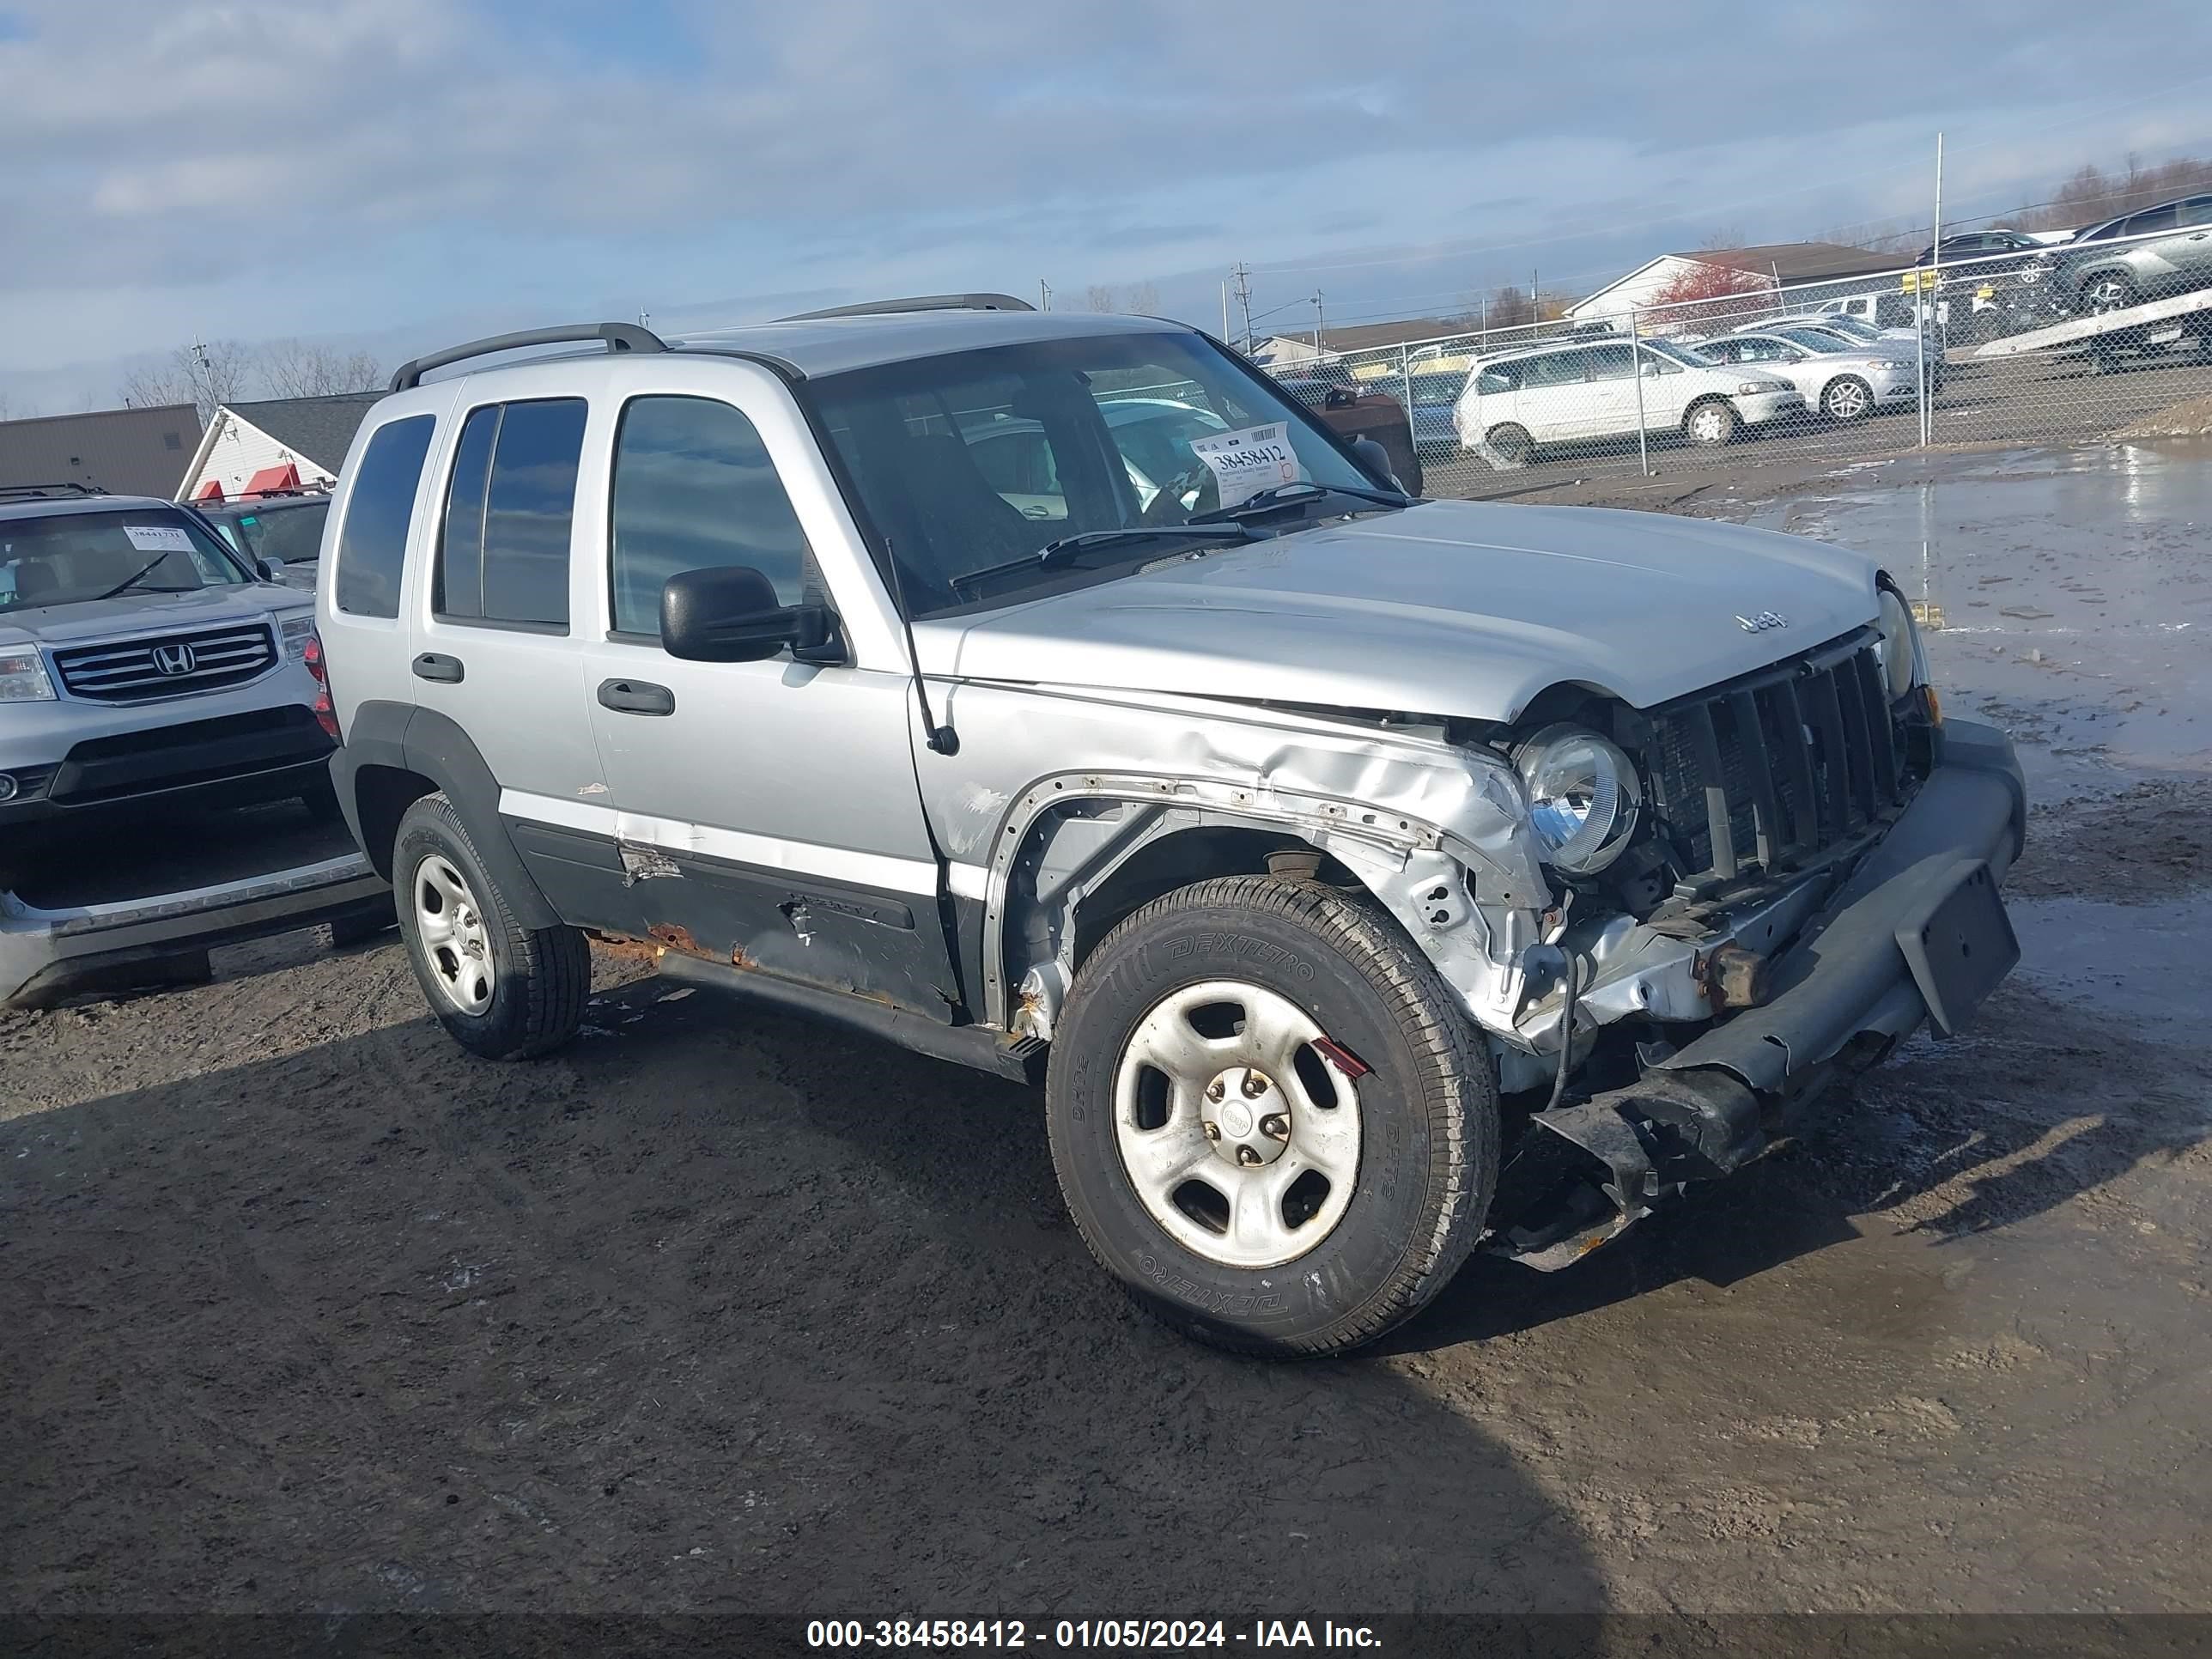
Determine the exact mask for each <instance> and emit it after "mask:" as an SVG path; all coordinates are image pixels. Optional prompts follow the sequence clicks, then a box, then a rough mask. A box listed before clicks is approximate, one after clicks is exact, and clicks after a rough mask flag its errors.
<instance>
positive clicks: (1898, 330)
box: [1255, 197, 2212, 495]
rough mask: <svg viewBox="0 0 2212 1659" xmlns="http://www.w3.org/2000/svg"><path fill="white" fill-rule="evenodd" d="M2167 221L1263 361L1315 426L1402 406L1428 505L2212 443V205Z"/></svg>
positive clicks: (2176, 211) (2179, 207)
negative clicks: (2194, 437) (2011, 446)
mask: <svg viewBox="0 0 2212 1659" xmlns="http://www.w3.org/2000/svg"><path fill="white" fill-rule="evenodd" d="M2161 211H2162V212H2163V213H2164V214H2165V215H2166V216H2167V217H2169V218H2171V219H2172V223H2166V222H2164V221H2163V220H2161V221H2160V222H2159V223H2158V224H2157V225H2155V226H2151V225H2146V226H2143V227H2141V228H2136V222H2135V221H2134V220H2130V221H2127V222H2124V226H2125V228H2126V229H2127V231H2128V234H2113V235H2108V236H2100V237H2095V238H2093V239H2090V240H2079V241H2065V242H2053V243H2048V244H2030V245H2028V246H2022V247H2016V248H2015V249H2012V250H2010V251H2008V252H2004V253H2000V254H1991V255H1986V256H1984V257H1981V258H1975V259H1972V260H1966V261H1960V262H1958V263H1946V264H1942V265H1940V266H1936V265H1926V264H1916V265H1908V266H1903V267H1901V268H1899V269H1898V270H1891V271H1887V272H1884V273H1881V274H1880V275H1876V276H1860V277H1857V278H1854V279H1852V280H1850V281H1837V282H1827V283H1804V284H1784V283H1781V282H1779V281H1778V280H1775V279H1774V278H1771V277H1762V276H1759V274H1758V273H1756V272H1748V271H1741V270H1732V269H1729V268H1725V267H1720V266H1711V267H1705V268H1704V269H1705V270H1711V271H1713V272H1715V273H1717V274H1716V275H1715V276H1713V277H1712V278H1711V282H1710V283H1709V284H1708V285H1707V286H1708V288H1709V289H1710V291H1705V292H1702V293H1700V294H1699V296H1698V297H1695V298H1690V299H1674V300H1672V301H1670V302H1667V303H1650V302H1647V301H1644V300H1641V299H1638V297H1636V296H1634V295H1628V294H1625V293H1623V294H1620V295H1613V296H1610V297H1609V296H1607V295H1599V296H1595V297H1594V298H1593V299H1592V300H1591V301H1584V302H1583V303H1582V304H1581V305H1579V306H1577V307H1574V308H1573V314H1571V315H1570V316H1568V317H1564V318H1561V319H1558V320H1556V321H1549V322H1543V323H1538V324H1534V325H1524V326H1520V327H1514V328H1487V327H1483V326H1480V325H1477V326H1475V327H1473V328H1469V329H1466V330H1463V331H1456V332H1452V333H1448V334H1431V335H1428V336H1425V337H1421V338H1417V339H1406V340H1402V341H1398V342H1395V343H1391V344H1389V345H1387V346H1370V347H1368V348H1366V349H1359V350H1337V349H1330V348H1329V342H1328V337H1327V336H1326V335H1325V334H1324V335H1322V336H1321V337H1320V339H1319V341H1318V343H1317V344H1316V345H1309V344H1307V343H1306V342H1305V341H1304V340H1302V339H1299V338H1297V337H1278V338H1277V339H1274V340H1273V341H1269V342H1267V343H1264V344H1263V345H1262V346H1261V347H1258V348H1255V357H1256V358H1257V360H1258V361H1260V362H1261V363H1262V365H1263V366H1264V367H1266V368H1267V369H1268V371H1269V372H1270V373H1271V374H1274V375H1275V376H1276V378H1278V379H1279V380H1283V381H1284V382H1285V384H1287V385H1289V386H1291V389H1292V390H1294V391H1296V392H1298V393H1299V394H1300V395H1301V396H1303V397H1304V398H1305V399H1306V400H1307V401H1308V402H1310V403H1315V404H1320V403H1323V402H1327V401H1331V400H1334V402H1335V403H1337V404H1342V403H1344V402H1345V400H1346V398H1347V397H1350V398H1362V399H1364V398H1367V397H1381V398H1389V399H1391V400H1393V401H1395V403H1397V404H1400V405H1401V407H1402V408H1403V409H1404V410H1405V413H1406V415H1407V418H1408V420H1409V422H1410V423H1411V425H1412V428H1413V440H1414V442H1415V444H1416V445H1417V447H1418V448H1419V453H1420V457H1421V461H1422V469H1423V471H1424V474H1425V487H1426V488H1427V489H1428V490H1429V492H1430V493H1431V494H1448V495H1482V494H1486V493H1496V492H1498V491H1499V490H1501V489H1516V488H1522V487H1526V486H1527V485H1528V484H1533V483H1541V482H1543V481H1545V480H1547V479H1551V478H1554V477H1556V478H1557V479H1559V480H1560V481H1562V482H1564V481H1566V480H1568V479H1571V478H1575V477H1596V476H1601V475H1602V474H1604V473H1607V472H1612V471H1623V470H1626V471H1645V472H1649V473H1654V474H1659V473H1666V472H1670V471H1684V470H1690V469H1716V468H1717V469H1719V470H1722V471H1732V470H1735V469H1736V468H1738V467H1740V466H1741V464H1742V460H1743V459H1746V458H1744V457H1743V456H1742V455H1741V452H1738V451H1736V450H1735V449H1734V448H1733V447H1734V446H1735V445H1738V444H1751V445H1755V446H1758V453H1759V459H1773V460H1790V459H1808V460H1812V459H1826V458H1835V459H1838V460H1842V461H1847V460H1849V459H1857V458H1862V457H1863V458H1869V459H1871V458H1878V457H1881V456H1883V455H1887V454H1893V453H1897V452H1899V451H1901V450H1905V449H1909V448H1912V447H1919V446H1924V445H1949V444H1972V443H1988V442H2000V443H2043V442H2060V441H2094V440H2099V439H2106V438H2112V437H2117V436H2120V435H2154V434H2157V433H2160V432H2163V431H2166V430H2169V429H2170V430H2174V431H2179V430H2183V429H2189V430H2196V429H2201V428H2212V410H2207V409H2206V408H2205V406H2204V405H2203V404H2202V402H2201V401H2200V400H2203V399H2206V398H2208V397H2212V197H2204V198H2202V200H2201V203H2197V202H2191V203H2183V204H2174V205H2169V206H2168V207H2167V208H2166V209H2164V210H2161ZM2136 217H2137V218H2138V219H2141V218H2145V217H2147V216H2143V215H2138V216H2136ZM1677 286H1678V288H1680V287H1682V286H1697V284H1696V283H1679V282H1678V283H1677ZM1717 452H1723V453H1717ZM1500 474H1508V475H1515V476H1513V477H1499V476H1498V475H1500ZM1524 475H1525V476H1524Z"/></svg>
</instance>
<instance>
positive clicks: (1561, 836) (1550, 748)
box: [1513, 726, 1644, 876]
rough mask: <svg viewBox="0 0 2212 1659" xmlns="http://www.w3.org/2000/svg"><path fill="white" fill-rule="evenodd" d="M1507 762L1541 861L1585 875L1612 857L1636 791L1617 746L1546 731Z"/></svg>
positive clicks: (1630, 825)
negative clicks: (1522, 794)
mask: <svg viewBox="0 0 2212 1659" xmlns="http://www.w3.org/2000/svg"><path fill="white" fill-rule="evenodd" d="M1513 763H1514V765H1515V767H1516V769H1518V770H1519V771H1520V774H1521V782H1522V787H1523V788H1524V789H1526V790H1527V792H1528V825H1529V828H1530V829H1533V830H1534V832H1535V836H1536V843H1537V846H1538V847H1539V848H1541V854H1542V857H1543V860H1544V862H1545V863H1547V864H1548V865H1550V866H1552V867H1553V869H1555V870H1557V871H1559V872H1561V873H1562V874H1565V875H1570V876H1587V875H1592V874H1595V872H1598V871H1600V870H1602V869H1604V868H1605V866H1607V865H1608V864H1611V863H1612V862H1613V860H1614V859H1616V858H1618V857H1620V849H1621V848H1624V847H1626V845H1627V844H1628V838H1629V836H1631V835H1632V834H1633V833H1634V831H1635V829H1636V814H1637V811H1638V808H1639V807H1640V806H1642V805H1643V802H1644V788H1643V786H1642V785H1641V784H1640V783H1639V782H1638V781H1637V776H1636V768H1635V767H1634V766H1633V765H1632V764H1631V763H1630V762H1629V758H1628V757H1627V756H1626V755H1624V754H1622V753H1621V752H1620V749H1619V748H1618V747H1616V746H1615V745H1614V744H1611V743H1608V742H1607V740H1606V739H1605V738H1601V737H1600V736H1598V734H1597V733H1596V732H1589V731H1585V730H1584V729H1583V728H1582V727H1581V726H1546V727H1545V728H1544V729H1543V730H1542V731H1541V732H1537V733H1536V735H1535V736H1534V737H1533V738H1529V739H1528V742H1526V743H1524V744H1522V745H1521V747H1520V748H1519V749H1518V750H1516V751H1515V754H1514V757H1513Z"/></svg>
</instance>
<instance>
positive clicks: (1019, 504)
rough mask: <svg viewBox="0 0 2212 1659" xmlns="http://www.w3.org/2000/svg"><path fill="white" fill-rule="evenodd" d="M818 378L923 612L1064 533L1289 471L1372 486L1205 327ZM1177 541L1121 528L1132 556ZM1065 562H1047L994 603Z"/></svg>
mask: <svg viewBox="0 0 2212 1659" xmlns="http://www.w3.org/2000/svg"><path fill="white" fill-rule="evenodd" d="M809 390H810V392H811V393H812V395H813V398H814V399H815V407H816V412H817V415H818V416H819V417H820V419H821V422H822V424H823V427H824V428H826V429H827V431H828V433H829V439H830V441H831V443H832V444H833V445H834V446H835V447H836V453H837V456H838V458H839V459H841V460H842V462H843V464H844V467H845V471H847V472H848V474H849V476H850V477H851V480H852V483H853V485H854V489H856V491H857V493H858V494H859V496H860V504H861V505H862V506H863V507H865V508H866V512H867V514H868V516H869V517H870V518H871V519H872V520H874V529H875V531H876V532H877V533H878V535H880V536H882V537H883V538H884V539H885V540H886V541H888V542H889V544H890V548H891V550H892V553H893V556H895V557H896V559H897V562H898V575H899V581H900V585H901V586H902V587H903V588H904V590H905V593H906V599H907V603H908V605H909V606H910V607H911V608H912V611H913V613H914V614H915V615H916V616H930V615H933V614H935V613H936V612H939V611H947V610H951V609H952V608H954V607H955V606H957V605H963V604H966V603H968V602H969V601H970V600H973V599H977V598H978V597H979V596H978V594H976V593H975V592H973V591H969V590H964V589H961V590H956V588H955V586H954V584H953V580H952V579H953V578H954V577H955V576H958V575H961V574H963V573H967V572H972V571H977V570H981V569H984V568H991V567H995V566H999V565H1002V564H1006V563H1008V562H1018V561H1020V560H1022V559H1024V558H1027V557H1030V556H1034V555H1036V553H1037V552H1038V551H1039V550H1041V549H1042V548H1044V547H1045V546H1046V545H1047V544H1050V543H1054V542H1058V541H1061V540H1064V539H1066V538H1069V537H1073V536H1080V535H1086V534H1090V533H1091V532H1097V531H1106V530H1121V529H1135V528H1139V527H1146V528H1152V527H1172V526H1179V525H1183V524H1187V523H1188V522H1189V521H1190V520H1192V519H1193V518H1194V517H1196V516H1199V515H1201V514H1204V513H1210V512H1214V511H1217V510H1218V509H1219V508H1222V507H1235V506H1237V504H1238V503H1239V502H1241V501H1245V500H1248V499H1249V498H1250V497H1251V496H1253V495H1257V494H1258V493H1259V492H1260V491H1261V490H1263V489H1269V488H1271V487H1273V486H1274V485H1278V484H1282V483H1299V482H1306V483H1318V484H1323V485H1340V486H1344V487H1346V488H1349V489H1374V488H1375V481H1374V480H1373V479H1372V478H1370V477H1368V476H1367V475H1366V474H1365V473H1364V472H1363V471H1360V469H1359V468H1358V467H1357V466H1356V465H1353V464H1352V461H1351V460H1350V459H1348V458H1346V455H1345V454H1344V453H1343V452H1342V451H1341V450H1340V449H1339V448H1338V447H1336V445H1335V444H1334V442H1333V441H1331V440H1330V439H1329V437H1328V434H1327V433H1326V432H1325V431H1324V430H1322V429H1321V428H1318V427H1316V424H1315V422H1314V419H1313V417H1312V416H1310V415H1309V414H1308V413H1307V412H1306V411H1305V410H1304V408H1303V407H1302V406H1301V405H1300V404H1298V403H1297V401H1296V400H1295V399H1294V398H1291V397H1289V396H1288V395H1286V394H1285V393H1284V392H1282V390H1281V389H1280V388H1279V387H1278V386H1274V385H1273V383H1272V382H1270V381H1268V380H1266V379H1264V378H1262V377H1261V376H1260V375H1259V374H1255V373H1254V372H1253V371H1252V370H1250V369H1249V368H1245V367H1243V365H1241V364H1239V363H1238V362H1237V361H1236V360H1235V359H1234V358H1231V357H1230V356H1227V355H1225V353H1223V352H1222V351H1221V350H1220V349H1218V348H1217V347H1215V346H1213V345H1212V344H1210V343H1207V342H1206V340H1204V339H1202V338H1200V337H1198V336H1196V335H1193V334H1180V333H1178V334H1106V335H1096V336H1091V337H1085V338H1079V339H1071V340H1048V341H1041V342H1037V343H1033V344H1026V345H1008V346H994V347H991V348H988V349H983V350H978V351H963V352H951V353H948V354H946V355H945V356H939V357H925V358H920V359H917V360H915V361H912V362H900V363H889V364H885V365H883V366H882V367H880V368H867V369H856V370H854V371H852V372H850V373H848V374H837V375H831V376H829V377H827V378H825V379H823V380H818V381H815V382H812V383H811V386H810V387H809ZM1322 505H1323V506H1324V507H1325V508H1326V510H1328V511H1330V512H1334V513H1340V512H1343V511H1345V510H1346V508H1347V507H1348V506H1350V505H1352V504H1351V503H1348V502H1346V501H1345V499H1344V498H1342V497H1324V498H1322ZM1360 510H1363V511H1365V510H1371V507H1370V505H1362V506H1361V507H1360ZM1115 550H1116V551H1117V552H1121V551H1126V553H1127V557H1129V558H1131V559H1150V558H1156V557H1158V556H1161V555H1162V554H1163V553H1165V552H1172V551H1174V550H1176V539H1175V538H1172V537H1159V538H1153V539H1150V540H1146V539H1143V538H1132V539H1131V540H1130V541H1129V542H1128V544H1127V548H1126V549H1123V548H1121V545H1120V538H1116V539H1115ZM1065 577H1066V572H1065V571H1064V570H1061V571H1054V570H1052V569H1050V568H1048V567H1046V566H1044V565H1042V564H1040V566H1039V568H1037V570H1036V572H1035V573H1034V574H1028V573H1022V572H1018V573H1017V574H1014V575H1012V576H1011V577H1009V578H1007V579H1006V580H1000V581H997V582H994V584H993V586H992V589H991V592H990V596H989V597H990V602H991V603H994V604H1005V603H1007V602H1008V601H1010V600H1012V599H1019V598H1020V597H1022V595H1023V593H1024V591H1025V590H1026V589H1028V588H1029V587H1031V586H1035V585H1036V583H1038V582H1042V581H1048V580H1052V581H1057V580H1064V579H1065Z"/></svg>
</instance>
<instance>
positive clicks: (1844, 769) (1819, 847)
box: [1644, 633, 1910, 887]
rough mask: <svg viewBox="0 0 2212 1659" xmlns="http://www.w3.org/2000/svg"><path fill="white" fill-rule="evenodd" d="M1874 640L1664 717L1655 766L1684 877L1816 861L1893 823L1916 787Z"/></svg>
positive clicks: (1653, 740) (1664, 830)
mask: <svg viewBox="0 0 2212 1659" xmlns="http://www.w3.org/2000/svg"><path fill="white" fill-rule="evenodd" d="M1644 762H1645V764H1646V766H1647V768H1648V769H1649V775H1650V782H1651V791H1652V797H1653V801H1652V805H1653V813H1654V816H1655V817H1656V819H1657V821H1658V826H1659V832H1660V834H1661V835H1662V837H1664V838H1665V839H1666V841H1667V842H1668V844H1669V845H1670V846H1671V847H1672V848H1674V852H1675V854H1676V860H1677V863H1678V866H1679V867H1680V872H1681V875H1682V878H1683V880H1684V881H1685V882H1686V884H1690V885H1692V886H1693V887H1706V886H1712V885H1717V884H1722V883H1725V882H1729V881H1733V880H1735V879H1736V878H1739V877H1740V876H1741V875H1743V874H1745V873H1746V872H1747V871H1748V870H1749V869H1750V868H1751V867H1752V866H1757V867H1758V868H1759V869H1760V870H1761V871H1765V872H1770V873H1771V872H1776V871H1779V870H1785V869H1788V868H1790V867H1791V866H1796V865H1802V864H1805V863H1808V862H1810V861H1812V860H1815V859H1817V858H1818V857H1820V855H1821V854H1824V853H1826V852H1827V851H1828V850H1829V849H1830V848H1833V847H1835V846H1836V845H1838V843H1839V842H1846V841H1850V840H1851V839H1853V838H1855V837H1857V836H1860V835H1862V834H1863V833H1864V832H1865V831H1866V830H1867V829H1870V828H1872V827H1873V826H1874V825H1875V823H1879V822H1881V821H1883V820H1884V819H1886V818H1887V817H1888V816H1889V815H1890V814H1891V813H1892V812H1893V811H1895V810H1896V808H1897V807H1898V806H1899V805H1901V804H1902V803H1903V800H1904V799H1905V794H1906V793H1907V791H1908V787H1909V784H1910V779H1909V778H1908V777H1907V775H1906V772H1907V767H1906V763H1905V744H1904V742H1903V739H1902V738H1901V736H1900V734H1899V730H1898V726H1897V722H1896V720H1895V718H1894V716H1893V714H1892V712H1891V709H1890V707H1889V700H1888V696H1887V691H1886V689H1885V686H1884V683H1883V678H1882V671H1881V659H1880V658H1879V657H1878V656H1876V654H1875V641H1874V639H1873V637H1872V636H1871V635H1870V634H1867V633H1861V634H1857V635H1850V636H1849V637H1847V638H1845V639H1843V640H1840V641H1836V642H1835V643H1834V644H1832V645H1831V646H1828V647H1824V648H1823V649H1821V650H1819V651H1816V652H1814V653H1811V654H1809V655H1808V656H1805V657H1802V658H1799V659H1796V660H1794V661H1791V662H1787V663H1782V664H1778V665H1776V666H1775V667H1773V668H1771V669H1766V670H1764V671H1761V672H1759V673H1757V674H1753V675H1748V676H1747V677H1745V678H1742V679H1741V680H1736V681H1733V682H1731V683H1730V684H1727V685H1724V686H1722V687H1720V688H1718V689H1717V690H1712V691H1707V692H1700V693H1699V694H1698V695H1697V696H1692V697H1686V698H1683V699H1681V700H1680V701H1678V702H1672V703H1668V704H1666V705H1664V706H1663V707H1662V708H1658V709H1656V710H1654V711H1653V712H1652V715H1651V736H1650V742H1649V744H1648V745H1647V747H1646V749H1645V752H1644Z"/></svg>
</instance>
